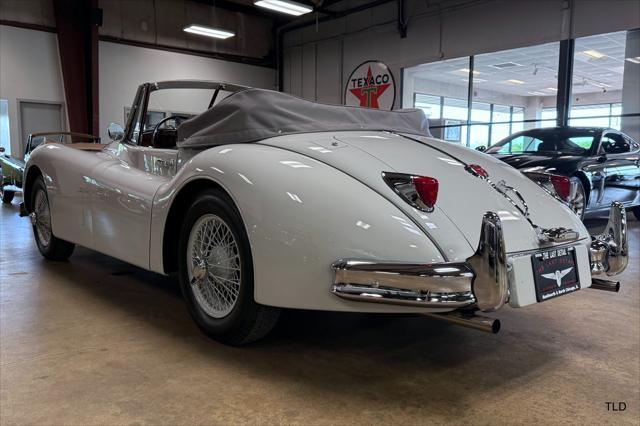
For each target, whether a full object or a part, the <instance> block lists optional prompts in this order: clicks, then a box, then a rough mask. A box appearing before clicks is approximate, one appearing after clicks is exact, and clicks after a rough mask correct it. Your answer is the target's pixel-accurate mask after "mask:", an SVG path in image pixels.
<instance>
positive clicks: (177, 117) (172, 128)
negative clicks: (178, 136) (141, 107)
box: [151, 114, 189, 146]
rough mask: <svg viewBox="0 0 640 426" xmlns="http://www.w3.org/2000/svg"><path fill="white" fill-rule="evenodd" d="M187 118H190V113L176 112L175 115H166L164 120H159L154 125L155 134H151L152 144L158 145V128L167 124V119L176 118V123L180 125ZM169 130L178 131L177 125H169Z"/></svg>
mask: <svg viewBox="0 0 640 426" xmlns="http://www.w3.org/2000/svg"><path fill="white" fill-rule="evenodd" d="M187 119H189V116H188V115H183V114H175V115H170V116H168V117H165V118H163V119H162V120H160V121H158V122H157V123H156V125H155V126H154V127H153V134H152V135H151V146H156V135H157V134H158V130H159V129H160V126H162V125H163V124H165V123H166V122H167V121H171V120H175V121H176V124H177V125H178V126H179V125H180V124H181V123H182V122H183V121H185V120H187ZM178 122H180V123H178ZM167 130H173V131H174V132H175V131H176V127H168V126H167Z"/></svg>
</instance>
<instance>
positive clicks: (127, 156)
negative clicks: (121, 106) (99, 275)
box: [92, 93, 178, 268]
mask: <svg viewBox="0 0 640 426" xmlns="http://www.w3.org/2000/svg"><path fill="white" fill-rule="evenodd" d="M143 99H144V93H143V94H142V98H141V97H140V93H139V94H138V97H137V98H136V103H134V107H135V105H141V104H140V103H138V102H141V101H142V100H143ZM142 105H144V104H142ZM136 110H139V111H142V110H143V108H140V109H138V108H132V111H134V115H133V117H132V118H131V119H130V120H129V124H128V126H127V129H128V132H127V134H126V135H125V136H124V139H123V140H122V141H119V142H114V143H112V144H110V145H109V147H107V149H105V150H104V155H105V156H106V158H105V161H103V162H102V164H101V165H100V167H99V168H98V169H96V170H95V171H94V173H93V176H94V178H95V179H96V181H97V183H98V186H99V188H100V191H99V193H98V194H97V195H96V196H95V197H94V198H93V205H92V212H93V219H94V220H93V224H94V226H93V239H94V241H93V242H94V247H95V249H96V250H98V251H101V252H103V253H106V254H108V255H111V256H114V257H117V258H119V259H122V260H125V261H127V262H129V263H132V264H134V265H137V266H140V267H143V268H148V267H149V240H150V238H149V237H150V224H151V206H152V203H153V197H154V195H155V193H156V191H157V190H158V187H159V186H160V185H162V184H164V183H166V182H168V181H169V180H170V179H171V178H172V177H173V176H174V175H175V173H176V165H177V155H178V151H177V150H176V149H157V148H153V147H146V146H139V145H138V141H139V140H141V134H142V131H141V130H140V129H144V119H143V118H142V117H143V114H142V113H135V111H136Z"/></svg>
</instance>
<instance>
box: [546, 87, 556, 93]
mask: <svg viewBox="0 0 640 426" xmlns="http://www.w3.org/2000/svg"><path fill="white" fill-rule="evenodd" d="M544 90H551V91H552V92H557V91H558V89H556V88H555V87H547V88H546V89H544Z"/></svg>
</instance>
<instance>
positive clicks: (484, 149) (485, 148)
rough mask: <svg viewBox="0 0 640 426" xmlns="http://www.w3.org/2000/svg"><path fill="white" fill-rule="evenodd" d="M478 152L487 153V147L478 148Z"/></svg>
mask: <svg viewBox="0 0 640 426" xmlns="http://www.w3.org/2000/svg"><path fill="white" fill-rule="evenodd" d="M476 150H477V151H480V152H485V151H486V150H487V147H486V146H484V145H480V146H476Z"/></svg>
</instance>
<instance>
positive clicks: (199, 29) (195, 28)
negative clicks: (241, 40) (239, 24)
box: [183, 25, 235, 40]
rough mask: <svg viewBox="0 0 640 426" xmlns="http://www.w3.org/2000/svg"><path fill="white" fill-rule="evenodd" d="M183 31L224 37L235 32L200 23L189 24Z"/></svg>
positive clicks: (231, 35)
mask: <svg viewBox="0 0 640 426" xmlns="http://www.w3.org/2000/svg"><path fill="white" fill-rule="evenodd" d="M183 31H185V32H187V33H191V34H198V35H202V36H207V37H213V38H220V39H223V40H224V39H226V38H229V37H233V36H234V35H235V34H234V33H232V32H230V31H225V30H220V29H217V28H209V27H203V26H202V25H190V26H188V27H186V28H184V29H183Z"/></svg>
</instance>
